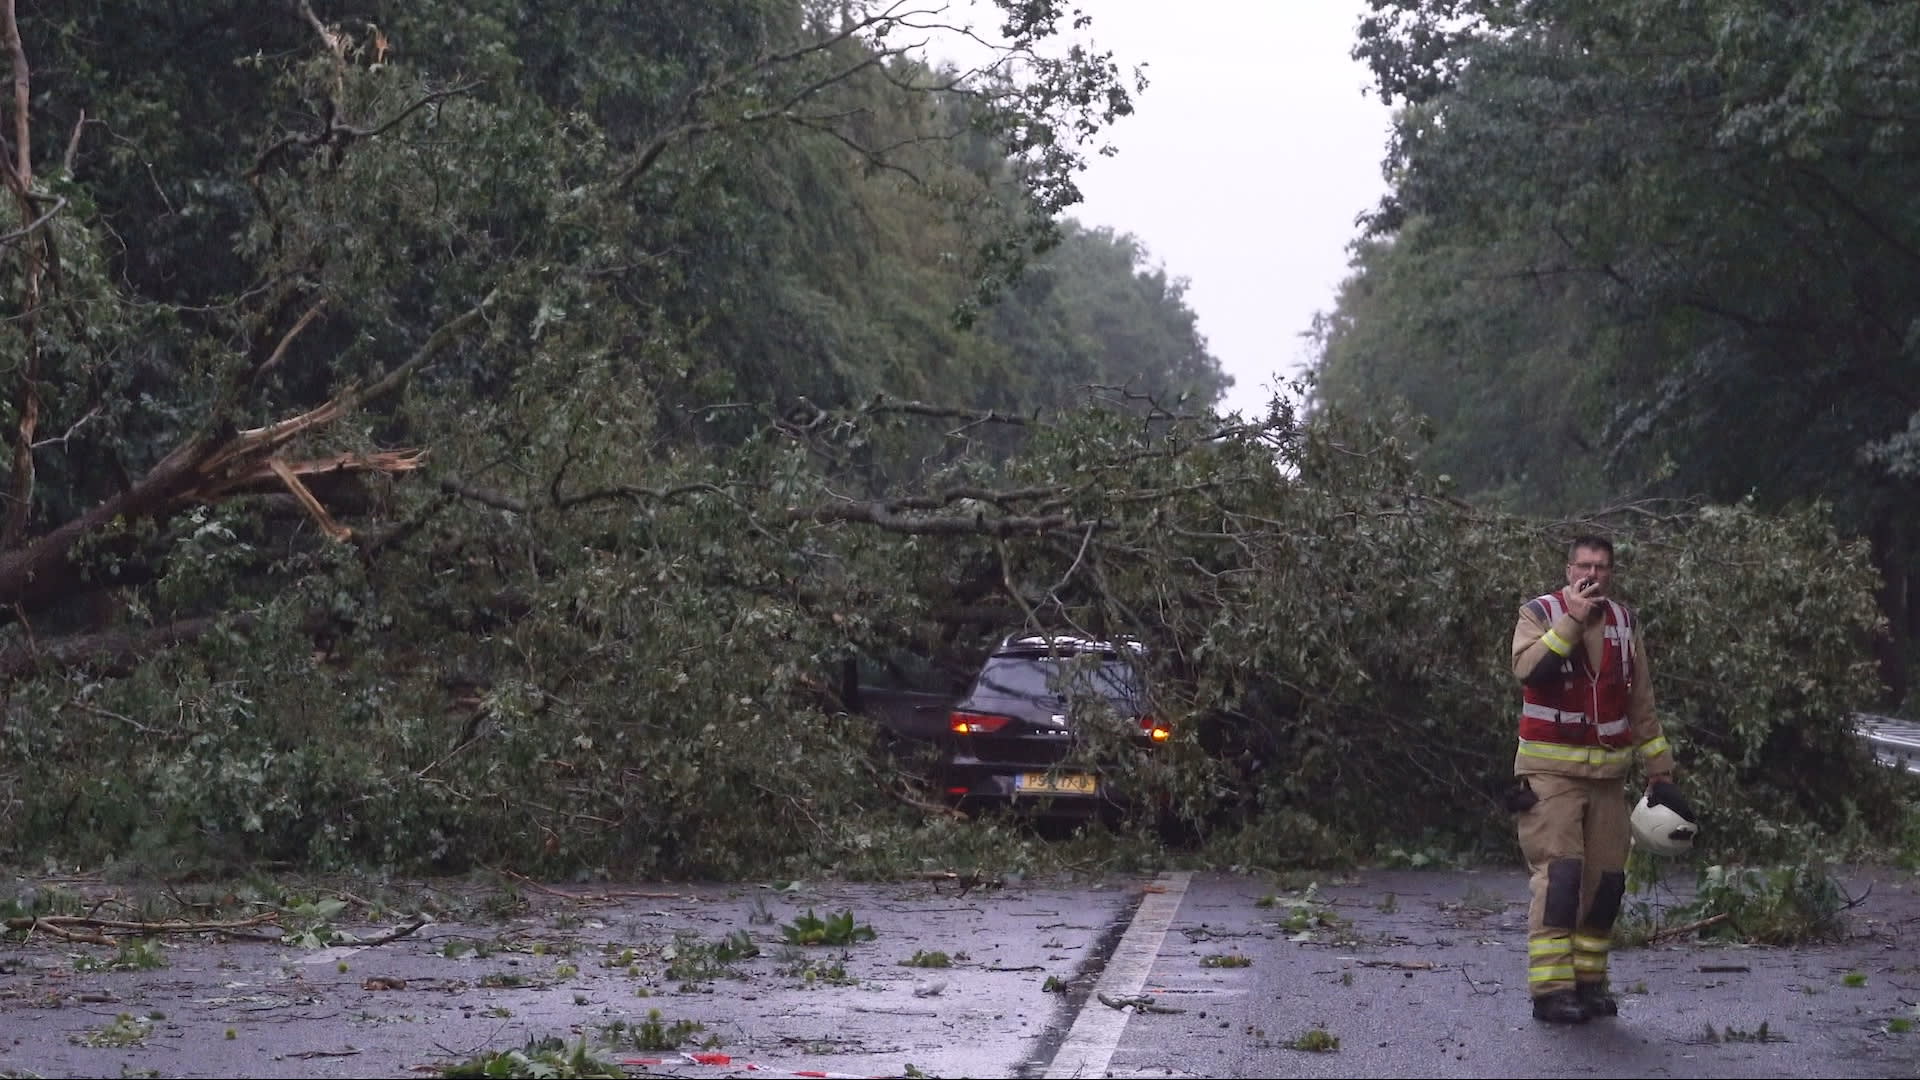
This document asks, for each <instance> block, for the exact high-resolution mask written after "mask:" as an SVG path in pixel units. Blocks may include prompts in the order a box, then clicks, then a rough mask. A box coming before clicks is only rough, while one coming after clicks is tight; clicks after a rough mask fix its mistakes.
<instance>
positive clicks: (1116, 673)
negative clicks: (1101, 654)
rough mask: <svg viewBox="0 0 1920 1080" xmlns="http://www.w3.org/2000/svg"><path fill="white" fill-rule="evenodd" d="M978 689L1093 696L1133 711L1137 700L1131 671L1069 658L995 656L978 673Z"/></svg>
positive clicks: (1031, 695) (1019, 694) (1025, 694)
mask: <svg viewBox="0 0 1920 1080" xmlns="http://www.w3.org/2000/svg"><path fill="white" fill-rule="evenodd" d="M980 689H982V690H987V691H990V692H992V693H996V694H1006V695H1010V696H1014V697H1026V698H1047V697H1060V698H1064V697H1069V696H1071V695H1072V694H1073V693H1075V692H1079V693H1088V692H1092V693H1096V694H1099V695H1100V696H1101V697H1103V698H1106V699H1107V700H1108V701H1111V702H1113V703H1114V704H1115V705H1118V706H1121V707H1123V708H1129V709H1130V708H1133V707H1134V703H1135V702H1137V701H1138V700H1139V698H1140V692H1139V689H1138V683H1137V682H1136V680H1135V679H1134V674H1133V669H1132V668H1131V667H1129V666H1128V665H1126V664H1125V663H1122V662H1120V661H1118V660H1109V661H1106V662H1105V663H1102V664H1098V665H1093V664H1089V663H1087V662H1086V661H1085V660H1080V661H1078V662H1075V659H1074V658H1073V657H1055V656H995V657H992V658H990V659H989V660H988V661H987V666H986V667H984V668H982V669H981V671H980Z"/></svg>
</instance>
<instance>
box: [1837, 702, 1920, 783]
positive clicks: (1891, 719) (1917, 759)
mask: <svg viewBox="0 0 1920 1080" xmlns="http://www.w3.org/2000/svg"><path fill="white" fill-rule="evenodd" d="M1854 720H1855V723H1854V728H1853V730H1854V731H1855V733H1857V734H1858V735H1859V736H1860V741H1861V742H1864V743H1866V744H1867V746H1868V747H1870V748H1871V749H1872V750H1873V756H1874V758H1875V759H1876V760H1878V761H1879V762H1880V763H1881V764H1883V765H1891V766H1894V767H1896V768H1901V769H1905V770H1906V771H1908V772H1910V773H1920V724H1916V723H1914V722H1913V721H1911V720H1902V719H1900V718H1899V717H1895V716H1875V715H1873V714H1872V713H1857V714H1855V717H1854Z"/></svg>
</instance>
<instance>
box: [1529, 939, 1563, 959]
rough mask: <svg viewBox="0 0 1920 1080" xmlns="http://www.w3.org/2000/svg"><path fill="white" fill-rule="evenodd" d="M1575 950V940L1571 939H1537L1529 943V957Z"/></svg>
mask: <svg viewBox="0 0 1920 1080" xmlns="http://www.w3.org/2000/svg"><path fill="white" fill-rule="evenodd" d="M1572 949H1573V939H1572V938H1569V937H1552V938H1536V939H1534V940H1533V941H1529V942H1527V955H1528V956H1539V955H1540V954H1541V953H1563V952H1570V951H1572Z"/></svg>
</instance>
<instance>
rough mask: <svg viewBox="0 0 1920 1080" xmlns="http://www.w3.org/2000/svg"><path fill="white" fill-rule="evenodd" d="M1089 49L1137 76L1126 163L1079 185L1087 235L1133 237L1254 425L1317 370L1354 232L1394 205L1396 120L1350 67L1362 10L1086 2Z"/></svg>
mask: <svg viewBox="0 0 1920 1080" xmlns="http://www.w3.org/2000/svg"><path fill="white" fill-rule="evenodd" d="M1080 6H1081V7H1083V8H1084V9H1085V10H1086V11H1087V13H1088V14H1089V15H1091V16H1092V17H1093V25H1092V27H1091V29H1090V40H1091V41H1092V43H1093V44H1094V45H1095V46H1096V47H1098V48H1101V49H1110V50H1112V52H1113V54H1114V59H1115V61H1116V62H1118V63H1119V64H1120V65H1121V68H1122V70H1129V69H1130V68H1131V67H1132V66H1133V65H1134V64H1136V63H1141V62H1144V63H1145V64H1146V66H1147V68H1146V73H1147V78H1148V81H1149V85H1148V87H1147V90H1146V92H1145V93H1143V94H1140V95H1138V97H1137V98H1136V100H1135V106H1136V109H1137V111H1136V112H1135V114H1134V115H1133V116H1130V117H1127V118H1125V119H1123V120H1121V121H1119V123H1118V124H1116V125H1115V126H1114V128H1113V129H1112V137H1111V140H1110V141H1111V142H1112V143H1113V145H1114V146H1115V148H1116V149H1117V150H1118V154H1117V155H1116V156H1114V157H1111V158H1095V159H1094V163H1093V164H1092V165H1091V166H1090V167H1089V168H1088V170H1087V171H1086V172H1085V173H1084V174H1082V175H1081V178H1080V188H1081V191H1082V193H1083V194H1084V195H1085V201H1084V202H1083V203H1082V204H1081V205H1079V206H1076V207H1073V208H1071V209H1070V210H1069V211H1068V214H1069V216H1071V217H1074V218H1077V219H1079V220H1080V221H1081V222H1083V223H1085V224H1088V225H1105V226H1109V227H1111V228H1112V229H1114V231H1116V232H1121V233H1132V234H1133V235H1134V236H1135V237H1137V238H1138V239H1139V240H1140V241H1141V243H1142V244H1144V245H1145V246H1146V248H1147V250H1148V252H1149V253H1150V255H1151V257H1152V259H1153V260H1154V262H1156V263H1158V264H1159V265H1161V266H1162V267H1164V269H1165V270H1166V272H1167V273H1168V274H1169V275H1170V276H1172V277H1177V278H1186V279H1188V280H1189V289H1188V292H1187V304H1188V306H1189V307H1191V308H1192V309H1193V310H1194V312H1195V313H1196V314H1197V315H1198V316H1199V322H1200V331H1201V333H1203V334H1205V335H1206V337H1207V342H1208V347H1209V349H1210V351H1211V352H1212V353H1213V355H1214V356H1216V357H1218V358H1219V360H1220V364H1221V366H1222V367H1223V368H1224V369H1225V370H1226V372H1227V374H1229V375H1231V376H1233V379H1234V385H1233V387H1232V388H1231V389H1229V390H1228V391H1227V397H1226V400H1225V401H1224V403H1223V407H1224V408H1225V409H1226V410H1228V411H1233V410H1240V411H1242V412H1246V413H1250V414H1255V413H1260V412H1264V410H1265V408H1266V405H1267V401H1268V399H1269V398H1270V397H1271V396H1272V395H1273V394H1274V393H1276V392H1278V391H1279V390H1281V389H1282V388H1283V386H1284V383H1285V382H1286V380H1287V379H1288V378H1290V377H1291V376H1292V374H1293V373H1294V372H1295V371H1296V370H1297V369H1298V368H1299V367H1300V365H1301V364H1302V362H1303V361H1304V360H1305V359H1306V358H1307V355H1308V351H1307V344H1306V342H1305V341H1304V340H1303V339H1302V338H1301V337H1300V335H1301V334H1302V333H1304V332H1305V331H1306V330H1307V328H1308V326H1309V325H1310V324H1311V323H1312V320H1313V316H1314V313H1315V312H1318V311H1327V310H1331V309H1332V307H1333V303H1334V297H1335V290H1336V289H1337V288H1338V286H1339V284H1340V281H1341V280H1342V279H1343V278H1344V277H1345V276H1346V273H1347V250H1346V247H1347V243H1348V242H1349V241H1350V240H1352V239H1353V238H1354V236H1355V235H1356V234H1357V233H1358V229H1357V227H1356V226H1355V224H1354V219H1355V217H1356V216H1357V215H1359V214H1360V213H1361V212H1362V211H1365V210H1367V209H1370V208H1371V207H1372V206H1373V205H1374V204H1375V203H1377V202H1378V201H1379V198H1380V196H1381V195H1383V194H1384V193H1385V192H1386V181H1385V180H1384V179H1382V177H1381V174H1380V161H1381V159H1382V158H1383V157H1384V156H1385V154H1386V145H1387V132H1388V127H1389V124H1390V120H1391V117H1390V113H1389V111H1388V109H1387V107H1386V106H1385V105H1383V104H1381V103H1380V101H1379V99H1378V98H1375V97H1371V96H1368V95H1366V94H1365V93H1364V90H1365V89H1366V87H1368V86H1369V85H1370V83H1369V80H1368V75H1367V71H1366V68H1365V67H1364V66H1363V65H1362V64H1360V63H1359V62H1358V61H1355V60H1353V59H1352V58H1351V57H1350V56H1349V55H1348V54H1349V53H1350V52H1351V51H1352V49H1353V39H1354V33H1355V30H1356V27H1357V26H1358V23H1359V20H1360V17H1361V15H1362V14H1363V12H1364V10H1365V8H1366V4H1365V0H1188V2H1187V3H1185V4H1178V5H1176V4H1171V3H1167V2H1166V0H1081V3H1080Z"/></svg>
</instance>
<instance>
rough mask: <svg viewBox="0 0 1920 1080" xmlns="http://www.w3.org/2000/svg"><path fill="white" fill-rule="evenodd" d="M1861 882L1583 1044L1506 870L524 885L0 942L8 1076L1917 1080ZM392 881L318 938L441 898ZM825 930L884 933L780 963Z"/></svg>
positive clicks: (1631, 970)
mask: <svg viewBox="0 0 1920 1080" xmlns="http://www.w3.org/2000/svg"><path fill="white" fill-rule="evenodd" d="M1872 878H1873V880H1872V890H1871V892H1869V893H1867V898H1866V900H1865V902H1863V903H1862V904H1861V905H1859V906H1858V907H1857V908H1856V909H1854V910H1853V911H1852V912H1851V913H1850V916H1851V920H1850V925H1851V929H1852V936H1851V937H1850V939H1849V940H1848V941H1846V942H1844V943H1842V944H1838V945H1822V946H1809V947H1802V948H1796V949H1785V948H1759V947H1754V948H1743V947H1735V946H1725V945H1703V944H1697V943H1692V942H1684V943H1679V944H1666V945H1657V946H1652V947H1646V948H1638V949H1631V950H1625V951H1622V952H1621V953H1619V954H1618V955H1617V956H1616V957H1615V962H1614V977H1615V981H1616V985H1617V986H1619V987H1620V988H1623V989H1625V990H1626V991H1628V992H1627V993H1625V994H1624V995H1623V996H1622V1002H1623V1004H1622V1013H1621V1016H1620V1017H1619V1018H1618V1019H1615V1020H1610V1021H1596V1022H1594V1023H1591V1024H1588V1025H1585V1026H1583V1027H1578V1028H1558V1027H1547V1026H1544V1025H1540V1024H1537V1023H1536V1022H1534V1021H1533V1020H1532V1019H1531V1018H1530V1017H1529V1016H1528V1012H1527V1000H1526V994H1525V983H1524V974H1523V971H1522V968H1523V964H1524V959H1523V954H1524V947H1525V945H1524V942H1525V895H1526V893H1525V881H1524V878H1523V876H1522V875H1521V874H1520V873H1519V872H1517V871H1512V870H1501V871H1487V872H1460V871H1370V872H1362V873H1356V874H1347V875H1322V876H1320V877H1318V878H1307V877H1304V876H1290V877H1289V878H1288V879H1287V880H1285V881H1279V882H1276V881H1275V880H1273V879H1271V878H1268V877H1265V876H1260V877H1251V876H1234V875H1221V874H1196V875H1188V874H1168V875H1160V876H1157V877H1144V876H1143V877H1126V878H1114V879H1110V880H1106V881H1103V882H1100V883H1098V884H1086V883H1072V884H1070V883H1028V882H1010V883H1006V884H1004V885H1000V886H997V887H976V888H966V887H963V885H962V883H959V882H956V881H952V880H931V881H921V882H911V883H904V884H893V885H849V884H825V885H802V886H798V887H792V888H782V889H775V888H767V887H761V886H751V885H748V886H698V887H695V886H685V885H627V886H620V887H605V886H600V887H577V886H576V887H567V888H565V889H553V890H551V891H545V890H541V889H537V888H529V889H524V890H522V891H521V895H522V897H523V899H524V900H525V904H524V906H522V907H520V908H519V909H517V910H514V911H512V912H510V913H508V914H505V915H502V916H499V917H487V916H483V915H482V914H476V913H475V912H476V911H477V909H475V908H471V907H469V908H467V909H464V910H465V911H466V912H467V916H466V919H465V921H456V920H454V919H451V918H445V917H443V918H441V919H439V920H438V921H435V922H430V923H428V924H426V925H425V926H422V927H421V928H420V929H418V930H417V931H415V932H413V933H410V934H408V935H406V936H404V937H401V938H398V939H396V940H393V941H390V942H388V943H386V944H381V945H373V946H369V945H365V944H359V943H353V942H347V943H343V944H339V945H335V946H332V947H328V948H312V947H301V946H299V945H296V944H293V943H291V942H290V941H284V940H283V941H278V942H276V941H258V940H247V941H235V940H228V941H215V940H210V939H208V938H205V937H191V938H175V937H169V938H165V939H162V945H161V946H160V947H159V948H158V949H150V950H147V952H148V954H149V962H153V961H158V962H160V963H163V964H164V966H158V967H145V968H143V967H141V966H139V965H140V954H139V953H138V951H137V950H135V951H128V950H123V949H121V948H116V947H107V946H100V945H88V944H80V943H75V942H70V941H59V940H55V939H53V938H51V937H50V936H49V935H47V934H45V933H44V932H39V933H36V934H35V935H34V937H33V938H32V939H31V940H29V941H27V942H25V943H15V942H9V943H7V944H5V945H0V1075H8V1076H48V1077H52V1076H62V1077H67V1076H121V1075H158V1076H182V1077H184V1076H196V1077H197V1076H207V1077H229V1076H233V1077H237V1076H302V1077H307V1076H311V1077H326V1076H418V1075H432V1074H434V1073H435V1072H437V1071H438V1070H439V1068H441V1067H443V1066H446V1065H448V1064H452V1063H455V1062H459V1061H465V1060H468V1059H471V1058H472V1057H473V1056H474V1055H476V1054H479V1053H481V1052H483V1051H497V1050H508V1049H512V1048H515V1047H519V1046H521V1045H522V1044H524V1043H526V1042H528V1041H529V1040H530V1039H538V1038H543V1037H549V1036H559V1037H561V1038H564V1039H567V1040H570V1041H578V1040H581V1039H585V1040H587V1041H588V1042H589V1043H592V1044H594V1045H596V1046H598V1047H599V1048H600V1049H599V1052H600V1054H601V1056H602V1057H603V1058H605V1059H607V1060H610V1061H613V1062H615V1063H618V1064H620V1065H621V1066H622V1068H623V1069H624V1070H625V1071H627V1072H629V1073H631V1074H634V1075H674V1076H708V1077H722V1076H746V1075H775V1076H795V1075H814V1076H822V1075H824V1076H912V1075H926V1076H943V1077H959V1076H977V1077H1002V1076H1005V1077H1013V1076H1020V1077H1042V1076H1104V1075H1112V1076H1151V1077H1164V1076H1408V1077H1413V1076H1454V1077H1496V1076H1499V1077H1505V1076H1619V1077H1641V1076H1649V1077H1668V1076H1698V1077H1735V1076H1739V1077H1776V1076H1777V1077H1789V1076H1795V1077H1798V1076H1808V1077H1825V1076H1836V1077H1837V1076H1868V1077H1880V1076H1887V1077H1894V1076H1898V1077H1909V1076H1920V1030H1915V1031H1902V1030H1900V1029H1901V1028H1902V1027H1904V1026H1906V1025H1905V1024H1904V1023H1903V1021H1912V1020H1914V1019H1915V1018H1916V1013H1915V1009H1914V1004H1913V1003H1914V1002H1915V1001H1916V1000H1920V966H1917V965H1920V960H1916V958H1915V957H1914V956H1913V955H1912V944H1913V933H1914V932H1915V931H1916V929H1920V895H1916V887H1917V883H1916V881H1915V879H1914V878H1913V877H1912V876H1911V875H1907V874H1901V873H1898V872H1880V873H1878V874H1876V875H1872ZM1868 883H1869V878H1868V876H1867V875H1852V876H1851V877H1850V879H1849V887H1850V891H1851V892H1852V893H1853V894H1854V895H1859V894H1860V893H1862V892H1866V890H1867V885H1868ZM16 886H17V887H44V884H43V883H31V884H30V883H24V882H21V883H16ZM417 888H419V889H422V890H424V889H425V887H424V886H421V887H417ZM91 891H93V892H95V893H96V894H97V895H103V896H120V897H123V898H127V896H128V894H127V889H126V888H125V887H122V888H120V889H104V888H98V887H96V888H95V889H94V890H91ZM389 891H390V893H391V895H393V896H394V897H395V898H396V899H394V900H393V901H391V902H390V903H391V910H390V911H385V912H381V913H380V914H381V915H382V916H383V917H381V918H372V919H369V918H368V917H367V916H368V915H369V914H370V913H371V910H370V909H369V908H366V907H361V906H359V905H354V906H352V907H350V908H348V909H346V910H343V911H342V912H341V913H339V915H338V916H336V918H335V920H334V921H333V922H332V923H331V924H330V925H332V926H334V927H335V928H338V929H344V930H346V931H347V932H349V933H351V934H354V935H355V936H357V937H359V938H361V939H363V940H364V939H367V938H371V937H373V936H374V935H376V934H378V933H380V932H382V931H389V932H390V931H391V930H393V929H394V928H396V927H398V926H404V925H407V924H408V923H409V919H408V918H407V914H406V913H407V912H408V910H409V908H408V906H407V903H406V899H407V897H408V896H410V895H411V896H415V897H419V898H423V903H424V898H426V897H427V893H426V892H425V891H418V892H414V893H411V894H410V893H409V892H408V891H407V889H406V888H399V887H395V888H392V889H390V890H389ZM563 893H564V894H565V895H562V894H563ZM1644 899H1646V898H1644V897H1630V898H1629V906H1630V907H1631V906H1632V904H1633V902H1634V901H1635V900H1644ZM1664 899H1666V900H1668V901H1671V900H1673V899H1675V898H1673V897H1671V896H1667V897H1665V898H1664ZM114 910H115V909H114V908H113V906H112V905H109V906H108V907H107V908H103V909H101V911H100V913H101V914H103V915H106V914H109V913H110V912H112V911H114ZM843 911H847V912H851V913H852V915H853V922H854V924H855V925H858V926H863V927H871V928H872V930H873V936H872V938H871V940H857V941H854V942H852V943H850V944H846V945H842V946H834V945H823V944H816V945H806V946H800V945H790V944H787V943H786V942H785V938H786V936H787V928H793V929H794V930H796V931H797V930H799V929H801V928H803V926H804V924H805V916H806V915H807V913H808V912H812V913H813V914H814V915H816V916H819V917H821V918H822V920H823V921H825V919H826V918H827V917H829V916H831V915H834V914H837V913H840V912H843ZM116 917H125V916H124V915H119V916H116ZM729 941H731V942H732V943H733V947H732V948H729V947H728V946H727V944H726V943H728V942H729ZM743 943H750V944H751V945H752V947H753V949H746V950H742V949H739V948H738V947H737V946H738V945H740V944H743ZM754 949H757V955H737V954H738V953H742V952H751V951H753V950H754ZM933 953H945V954H946V956H947V959H948V960H949V961H950V965H951V966H948V967H944V968H937V967H918V966H909V965H908V964H907V963H904V962H906V961H911V960H913V959H914V958H915V957H916V955H918V956H919V957H920V958H921V959H922V960H923V961H924V960H926V959H927V958H928V957H929V956H930V955H931V954H933ZM1240 958H1244V960H1245V964H1244V966H1242V965H1241V960H1240ZM1050 981H1051V986H1052V988H1051V989H1050V988H1049V984H1050ZM1103 998H1104V999H1105V1000H1104V1002H1103V1000H1102V999H1103ZM1116 1006H1118V1007H1116ZM656 1010H657V1013H656V1012H655V1011H656ZM649 1019H651V1020H652V1021H653V1023H654V1025H655V1027H656V1030H655V1032H653V1033H651V1034H652V1037H651V1038H648V1039H645V1040H641V1039H637V1038H636V1037H635V1035H634V1030H635V1029H636V1028H638V1027H641V1026H643V1025H645V1024H646V1023H647V1022H648V1021H649ZM616 1025H619V1026H616ZM695 1025H698V1027H697V1028H696V1027H695ZM1335 1039H1337V1040H1338V1049H1328V1050H1323V1051H1314V1050H1309V1049H1301V1048H1298V1047H1301V1046H1305V1045H1311V1044H1313V1043H1315V1042H1318V1043H1320V1044H1322V1045H1325V1044H1328V1043H1330V1042H1331V1041H1332V1040H1335ZM643 1042H645V1043H646V1044H648V1045H646V1046H643V1045H642V1043H643ZM666 1044H673V1045H672V1047H671V1048H670V1049H662V1048H660V1047H662V1046H664V1045H666Z"/></svg>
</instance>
